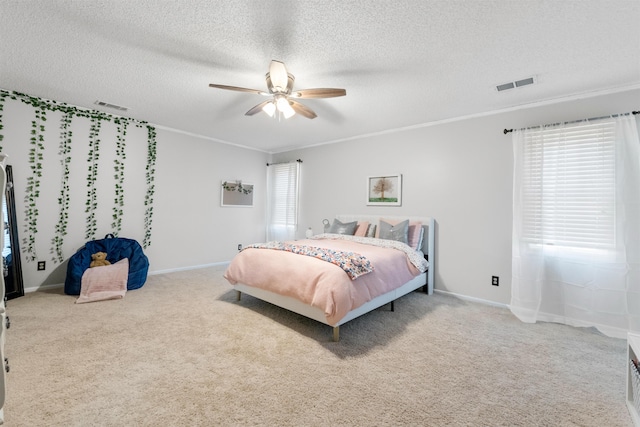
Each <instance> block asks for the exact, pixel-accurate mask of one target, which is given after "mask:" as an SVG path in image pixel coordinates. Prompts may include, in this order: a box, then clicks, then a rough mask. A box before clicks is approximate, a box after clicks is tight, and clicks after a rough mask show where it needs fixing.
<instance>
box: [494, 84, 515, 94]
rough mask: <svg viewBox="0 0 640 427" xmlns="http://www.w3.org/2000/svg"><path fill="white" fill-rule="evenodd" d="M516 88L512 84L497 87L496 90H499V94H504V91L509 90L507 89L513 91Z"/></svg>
mask: <svg viewBox="0 0 640 427" xmlns="http://www.w3.org/2000/svg"><path fill="white" fill-rule="evenodd" d="M514 87H515V86H514V85H513V83H512V82H510V83H505V84H503V85H498V86H496V89H498V92H502V91H503V90H507V89H513V88H514Z"/></svg>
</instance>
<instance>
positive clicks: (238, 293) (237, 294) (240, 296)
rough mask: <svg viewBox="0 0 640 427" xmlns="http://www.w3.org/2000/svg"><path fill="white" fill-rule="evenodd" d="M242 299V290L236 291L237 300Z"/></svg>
mask: <svg viewBox="0 0 640 427" xmlns="http://www.w3.org/2000/svg"><path fill="white" fill-rule="evenodd" d="M241 299H242V292H240V291H236V301H240V300H241Z"/></svg>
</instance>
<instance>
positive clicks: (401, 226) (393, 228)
mask: <svg viewBox="0 0 640 427" xmlns="http://www.w3.org/2000/svg"><path fill="white" fill-rule="evenodd" d="M408 235H409V220H408V219H406V220H404V221H402V222H399V223H397V224H396V225H391V224H389V223H388V222H385V221H382V220H381V221H380V233H379V235H378V237H379V238H381V239H387V240H397V241H399V242H402V243H407V242H408V241H409V240H408Z"/></svg>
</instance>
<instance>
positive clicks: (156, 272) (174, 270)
mask: <svg viewBox="0 0 640 427" xmlns="http://www.w3.org/2000/svg"><path fill="white" fill-rule="evenodd" d="M230 262H231V261H222V262H214V263H212V264H201V265H192V266H189V267H179V268H170V269H167V270H156V271H150V272H149V276H155V275H156V274H165V273H176V272H178V271H188V270H199V269H201V268H207V267H216V266H219V265H227V264H229V263H230Z"/></svg>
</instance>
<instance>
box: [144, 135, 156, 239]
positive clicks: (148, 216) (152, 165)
mask: <svg viewBox="0 0 640 427" xmlns="http://www.w3.org/2000/svg"><path fill="white" fill-rule="evenodd" d="M147 134H148V138H147V140H148V148H147V172H146V177H147V195H146V196H145V198H144V205H145V206H146V209H145V214H144V241H143V244H142V247H143V248H147V247H148V246H149V245H150V244H151V223H152V220H153V195H154V193H155V184H154V181H155V174H156V129H155V128H154V127H151V126H147Z"/></svg>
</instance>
